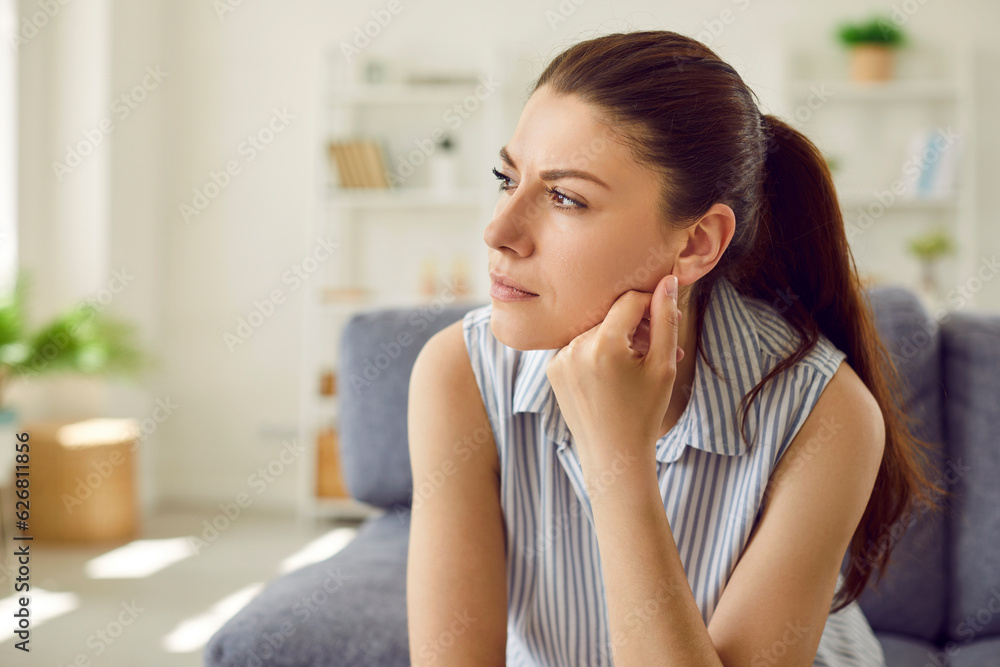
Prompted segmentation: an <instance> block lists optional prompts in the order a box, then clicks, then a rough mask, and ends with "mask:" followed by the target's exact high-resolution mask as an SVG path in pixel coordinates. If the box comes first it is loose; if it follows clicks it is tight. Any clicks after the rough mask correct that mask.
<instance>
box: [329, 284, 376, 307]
mask: <svg viewBox="0 0 1000 667" xmlns="http://www.w3.org/2000/svg"><path fill="white" fill-rule="evenodd" d="M370 296H371V290H367V289H364V288H361V287H325V288H323V291H322V300H323V303H362V302H364V300H365V299H367V298H368V297H370Z"/></svg>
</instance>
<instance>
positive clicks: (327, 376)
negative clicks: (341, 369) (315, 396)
mask: <svg viewBox="0 0 1000 667" xmlns="http://www.w3.org/2000/svg"><path fill="white" fill-rule="evenodd" d="M336 393H337V373H336V372H335V371H334V370H333V369H329V368H328V369H326V370H325V371H323V372H322V373H321V374H320V376H319V395H320V396H334V395H336Z"/></svg>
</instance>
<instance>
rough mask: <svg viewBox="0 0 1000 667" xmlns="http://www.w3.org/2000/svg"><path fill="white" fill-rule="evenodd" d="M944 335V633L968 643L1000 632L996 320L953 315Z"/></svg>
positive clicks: (999, 330)
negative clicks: (947, 489) (947, 486)
mask: <svg viewBox="0 0 1000 667" xmlns="http://www.w3.org/2000/svg"><path fill="white" fill-rule="evenodd" d="M942 330H943V342H944V359H945V367H944V373H945V382H946V386H947V388H948V395H947V399H946V403H947V409H948V412H947V424H948V440H949V445H950V448H951V456H952V458H953V460H954V462H955V465H956V467H958V470H959V474H958V475H957V477H958V481H957V483H956V484H955V487H954V488H955V497H954V499H953V501H954V504H953V507H954V518H953V519H952V522H951V529H952V535H951V540H950V549H951V577H952V579H951V582H950V587H951V591H952V596H951V601H950V604H949V607H948V610H949V614H948V626H947V633H948V638H949V639H952V640H955V641H960V642H968V641H971V640H973V639H981V638H983V637H988V636H991V635H997V634H998V633H1000V557H998V556H997V554H998V552H1000V511H998V508H1000V484H998V483H997V477H998V476H1000V437H998V436H997V434H998V433H1000V377H998V375H997V371H998V370H1000V316H996V315H985V314H981V313H961V312H954V313H951V314H950V316H949V318H948V319H947V320H946V321H945V322H944V323H943V326H942ZM963 653H964V651H963ZM994 655H997V654H994ZM994 664H996V663H994Z"/></svg>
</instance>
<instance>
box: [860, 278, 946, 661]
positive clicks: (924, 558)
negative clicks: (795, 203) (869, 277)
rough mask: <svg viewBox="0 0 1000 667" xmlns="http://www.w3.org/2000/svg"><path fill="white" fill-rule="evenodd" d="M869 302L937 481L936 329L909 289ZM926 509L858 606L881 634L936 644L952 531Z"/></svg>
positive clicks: (940, 464) (907, 520)
mask: <svg viewBox="0 0 1000 667" xmlns="http://www.w3.org/2000/svg"><path fill="white" fill-rule="evenodd" d="M867 298H868V299H869V303H870V304H871V307H872V308H873V312H874V314H875V321H876V328H877V329H878V331H879V337H880V338H881V340H882V342H883V344H884V345H885V346H886V349H887V350H888V351H889V353H890V354H891V356H892V360H893V363H894V364H895V365H896V368H897V369H898V370H899V373H900V376H901V380H902V383H903V388H904V391H905V395H904V396H901V397H899V398H898V403H899V404H900V405H902V406H904V409H905V410H906V411H907V412H908V413H910V414H912V415H913V416H914V417H915V418H917V419H918V420H919V421H918V423H917V425H916V426H915V428H914V433H915V435H916V436H917V437H918V438H921V439H923V440H925V441H929V442H933V443H938V446H937V447H936V448H935V450H934V451H933V452H932V455H931V460H930V461H929V464H930V467H931V470H932V472H931V473H930V475H929V476H930V478H931V480H937V479H939V478H941V477H942V470H943V469H946V468H947V466H946V463H945V459H946V452H945V447H944V445H943V442H942V441H943V439H944V427H943V423H944V420H943V413H944V407H943V405H942V395H941V340H940V339H941V336H940V330H939V327H938V324H937V322H936V321H935V320H934V319H933V318H932V317H930V316H929V315H928V314H927V312H926V310H925V309H924V307H923V305H922V304H921V303H920V301H918V300H917V298H916V297H915V295H914V294H913V293H912V292H910V291H909V290H906V289H904V288H900V287H893V286H884V285H883V286H876V287H872V288H870V289H869V290H868V292H867ZM923 510H924V508H922V507H919V506H918V507H915V508H914V510H913V511H912V512H911V513H910V514H904V515H903V516H902V517H901V518H900V521H899V522H898V523H897V526H895V527H894V529H892V530H891V531H890V534H891V535H892V536H893V537H892V538H891V539H892V541H891V543H892V544H893V545H894V548H893V551H892V554H891V556H890V561H889V565H888V567H887V568H886V570H885V575H884V576H883V577H882V578H881V580H880V581H879V582H878V584H877V587H874V586H875V579H876V578H877V575H878V571H877V570H876V571H874V572H873V575H872V578H871V580H870V581H869V587H868V588H867V589H866V590H865V591H864V592H863V593H862V594H861V597H860V598H859V599H858V603H859V604H860V605H861V608H862V609H863V610H864V612H865V616H866V617H867V618H868V622H869V623H870V624H871V626H872V628H873V629H875V630H876V631H882V632H889V633H899V634H903V635H907V636H910V637H916V638H922V639H926V640H928V641H935V640H936V639H938V638H939V636H940V633H941V629H942V625H943V623H944V618H945V615H944V609H945V604H946V598H947V596H946V585H947V575H946V572H945V567H946V544H947V541H946V537H947V535H946V531H947V527H946V520H945V519H946V517H945V513H944V512H941V513H937V514H935V513H933V512H927V511H923ZM907 526H909V527H907ZM904 530H905V532H904ZM900 535H901V536H900ZM884 546H885V545H882V546H880V545H876V544H870V545H869V546H868V550H867V551H866V554H865V555H866V556H868V557H872V558H874V557H876V556H877V555H878V554H879V553H880V551H881V549H882V548H884ZM869 555H870V556H869ZM848 566H849V565H848ZM873 587H874V588H873Z"/></svg>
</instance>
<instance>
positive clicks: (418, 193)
mask: <svg viewBox="0 0 1000 667" xmlns="http://www.w3.org/2000/svg"><path fill="white" fill-rule="evenodd" d="M483 195H484V191H483V190H477V189H474V188H463V189H461V190H456V191H453V192H441V191H437V190H432V189H430V188H399V189H385V188H354V189H350V188H334V187H331V188H329V189H328V191H327V202H328V203H329V205H330V206H333V207H335V208H383V209H393V208H431V207H468V208H473V207H480V206H482V205H483Z"/></svg>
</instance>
